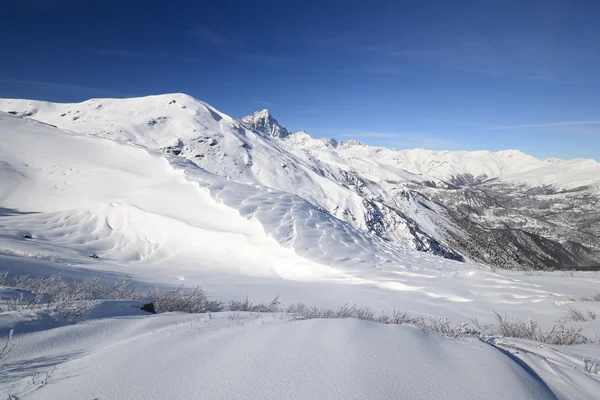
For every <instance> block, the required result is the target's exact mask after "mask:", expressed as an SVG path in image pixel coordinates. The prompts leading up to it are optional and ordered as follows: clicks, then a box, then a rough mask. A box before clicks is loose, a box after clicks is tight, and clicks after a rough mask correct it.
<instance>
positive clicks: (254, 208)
mask: <svg viewBox="0 0 600 400" xmlns="http://www.w3.org/2000/svg"><path fill="white" fill-rule="evenodd" d="M171 162H172V163H174V164H175V165H179V167H181V168H185V171H186V178H187V179H188V180H190V181H194V182H198V183H199V184H200V186H203V187H207V188H208V189H209V190H210V192H211V195H212V196H213V197H214V198H215V199H217V200H219V201H221V202H223V203H224V204H225V205H227V206H229V207H232V208H234V209H236V210H238V211H239V213H240V214H241V215H242V216H244V217H245V218H248V219H256V220H258V221H259V222H260V223H261V225H262V226H263V227H264V229H265V232H266V233H267V234H268V235H269V236H271V237H272V238H274V239H275V240H277V241H278V242H279V243H280V244H281V245H282V246H285V247H290V248H292V249H294V251H295V252H296V253H297V254H299V255H300V256H302V257H304V258H307V259H309V260H311V261H315V262H317V263H319V264H323V265H329V266H333V267H341V268H348V267H354V266H363V267H374V266H379V265H382V264H386V263H394V264H397V263H399V264H402V263H403V262H404V261H405V260H406V259H405V257H406V251H405V250H403V249H401V248H399V247H398V246H394V245H393V244H391V243H386V242H385V241H384V240H382V239H381V238H379V237H377V236H374V235H369V234H366V233H364V232H361V231H359V230H357V229H356V228H354V227H352V226H351V225H350V224H348V223H346V222H344V221H341V220H339V219H337V218H335V217H333V216H332V215H331V214H329V213H328V212H326V211H325V210H323V209H320V208H318V207H316V206H314V205H313V204H311V203H309V202H307V201H306V200H304V199H302V198H300V197H298V196H296V195H293V194H290V193H286V192H281V191H278V190H274V189H268V188H264V187H261V186H259V185H247V184H241V183H236V182H231V181H226V180H223V179H221V178H219V177H216V176H214V175H210V174H207V173H206V172H204V171H202V170H199V169H196V168H194V166H193V165H190V164H189V163H186V162H183V161H181V160H177V159H171Z"/></svg>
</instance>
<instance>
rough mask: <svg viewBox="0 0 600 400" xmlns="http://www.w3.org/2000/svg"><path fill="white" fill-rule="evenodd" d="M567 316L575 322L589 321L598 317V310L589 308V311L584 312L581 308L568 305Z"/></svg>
mask: <svg viewBox="0 0 600 400" xmlns="http://www.w3.org/2000/svg"><path fill="white" fill-rule="evenodd" d="M567 318H568V319H571V320H573V321H575V322H589V321H593V320H595V319H596V312H595V311H593V310H587V312H585V313H584V312H583V311H581V310H577V309H575V308H573V307H571V306H567Z"/></svg>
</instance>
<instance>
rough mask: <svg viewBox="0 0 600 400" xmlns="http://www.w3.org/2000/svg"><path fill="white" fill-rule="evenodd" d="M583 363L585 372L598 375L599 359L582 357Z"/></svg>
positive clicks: (599, 373) (599, 370) (599, 368)
mask: <svg viewBox="0 0 600 400" xmlns="http://www.w3.org/2000/svg"><path fill="white" fill-rule="evenodd" d="M583 365H584V369H585V371H586V372H588V373H590V374H593V375H600V360H592V359H589V358H584V360H583Z"/></svg>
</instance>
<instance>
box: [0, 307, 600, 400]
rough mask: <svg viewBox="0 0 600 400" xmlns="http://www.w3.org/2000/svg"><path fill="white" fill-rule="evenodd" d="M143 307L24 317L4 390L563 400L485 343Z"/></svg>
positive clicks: (113, 395) (34, 395) (343, 323)
mask: <svg viewBox="0 0 600 400" xmlns="http://www.w3.org/2000/svg"><path fill="white" fill-rule="evenodd" d="M114 304H115V305H118V303H114ZM102 311H103V312H104V314H105V316H106V315H107V314H108V315H110V314H111V313H114V312H115V311H117V312H118V313H119V314H121V315H122V314H123V312H122V309H119V308H114V307H112V308H111V307H110V304H109V307H106V306H104V307H103V308H102ZM139 314H140V312H137V313H135V314H134V315H132V316H130V317H128V318H123V316H121V317H118V318H115V317H113V318H110V317H109V318H103V319H96V320H87V321H84V322H81V323H78V324H77V325H71V326H62V327H55V328H54V329H46V330H39V329H40V328H48V327H44V326H40V324H39V323H37V324H35V323H31V322H30V323H27V322H23V329H25V330H26V329H27V327H28V326H29V327H30V329H32V330H33V332H31V333H27V334H21V335H20V336H18V338H16V339H15V349H14V351H13V352H11V353H10V354H9V357H8V358H7V360H6V362H5V365H4V370H5V373H4V374H3V375H2V377H1V378H0V394H1V395H2V398H6V397H7V396H8V395H9V394H12V395H16V396H19V397H18V398H23V396H26V398H28V399H85V398H95V399H96V398H97V399H130V400H134V399H140V400H141V399H144V400H145V399H166V398H177V399H191V398H199V399H261V400H262V399H284V398H285V399H390V398H403V399H424V400H425V399H427V400H433V399H457V400H466V399H474V400H475V399H490V400H491V399H532V400H533V399H536V400H537V399H555V398H557V397H556V396H555V394H554V393H553V392H552V390H551V389H550V388H549V387H548V386H547V384H546V383H545V382H544V381H542V379H540V377H539V376H538V375H537V374H536V373H535V372H534V371H532V370H530V369H528V368H527V367H526V366H524V365H521V364H519V363H518V362H516V361H515V359H514V358H513V357H511V356H508V355H506V354H504V353H502V352H501V351H498V350H497V349H495V348H494V347H492V346H490V345H487V344H484V343H482V342H480V341H477V340H475V339H468V340H461V341H458V340H451V339H444V338H440V337H436V336H432V335H430V334H427V333H425V332H422V331H420V330H419V329H417V328H412V327H407V326H394V325H382V324H376V323H368V322H364V321H356V320H293V319H290V317H286V316H282V315H276V316H269V315H260V314H248V313H241V314H240V313H217V314H211V315H190V314H187V315H186V314H161V315H148V316H143V315H139ZM0 330H1V331H2V332H3V333H4V332H5V331H6V330H7V327H6V326H3V324H2V323H1V322H0ZM32 376H33V378H32ZM591 383H592V384H593V381H592V382H591ZM597 383H598V382H596V385H597ZM588 386H589V385H588ZM592 388H593V386H592ZM587 389H589V387H588V388H587ZM571 393H572V392H571ZM581 394H583V397H579V398H580V399H584V398H590V397H585V392H581Z"/></svg>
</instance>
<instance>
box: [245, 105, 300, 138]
mask: <svg viewBox="0 0 600 400" xmlns="http://www.w3.org/2000/svg"><path fill="white" fill-rule="evenodd" d="M240 121H242V122H243V123H244V124H246V125H247V126H248V127H250V129H254V130H256V131H259V132H262V133H264V134H266V135H269V136H272V137H277V138H280V139H283V138H285V137H288V136H289V135H290V132H289V131H288V130H287V129H286V128H285V127H284V126H283V125H281V124H280V123H279V122H277V120H276V119H275V118H274V117H273V116H272V115H271V114H270V113H269V110H267V109H264V110H262V111H257V112H255V113H254V114H252V115H248V116H247V117H244V118H242V119H241V120H240Z"/></svg>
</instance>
